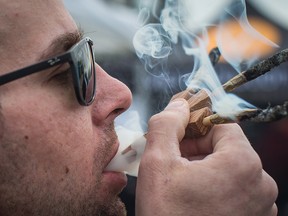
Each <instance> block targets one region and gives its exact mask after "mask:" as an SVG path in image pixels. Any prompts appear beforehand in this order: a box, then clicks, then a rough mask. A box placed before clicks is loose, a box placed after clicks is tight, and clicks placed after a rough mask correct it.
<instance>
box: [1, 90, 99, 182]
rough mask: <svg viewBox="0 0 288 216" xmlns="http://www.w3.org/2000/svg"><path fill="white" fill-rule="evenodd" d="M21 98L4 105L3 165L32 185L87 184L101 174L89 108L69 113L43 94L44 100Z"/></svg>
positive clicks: (71, 109)
mask: <svg viewBox="0 0 288 216" xmlns="http://www.w3.org/2000/svg"><path fill="white" fill-rule="evenodd" d="M39 93H40V92H39ZM27 95H33V96H34V97H29V96H28V97H27ZM21 96H22V97H21ZM18 97H20V98H21V99H19V100H11V101H5V103H2V114H3V116H4V123H3V125H4V127H3V137H2V139H1V152H2V156H3V157H2V159H1V160H4V158H5V160H6V161H2V162H3V163H6V164H9V165H8V166H7V167H10V169H11V170H14V171H15V173H17V175H19V177H20V175H22V176H23V175H25V176H27V175H28V176H29V177H28V178H29V179H31V180H33V181H39V182H40V181H44V182H53V184H54V183H56V182H61V181H65V179H67V178H69V181H73V182H80V181H82V182H83V183H87V184H89V181H92V180H91V178H92V173H94V174H95V170H99V169H95V167H94V166H96V165H95V161H94V160H95V154H96V153H97V152H98V151H97V146H98V145H97V144H96V145H95V140H94V136H95V135H94V133H93V127H92V123H91V116H90V111H89V109H88V108H83V107H79V108H78V109H75V108H74V109H73V108H69V109H68V108H67V107H65V106H63V104H62V102H60V101H61V100H59V99H57V98H55V99H53V98H51V97H50V96H49V95H47V94H46V95H45V93H44V92H42V94H41V97H39V96H38V95H36V94H32V93H30V94H25V96H24V95H21V94H20V95H18ZM35 97H39V100H37V101H36V100H35ZM24 99H25V100H24ZM35 101H36V102H35ZM93 141H94V142H93ZM99 152H101V151H99ZM4 156H5V157H4ZM75 185H76V183H75Z"/></svg>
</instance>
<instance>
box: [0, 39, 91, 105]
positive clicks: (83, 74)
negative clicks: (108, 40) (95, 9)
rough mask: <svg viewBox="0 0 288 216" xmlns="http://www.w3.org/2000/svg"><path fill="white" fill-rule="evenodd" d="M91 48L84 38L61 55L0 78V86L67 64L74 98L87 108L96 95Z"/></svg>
mask: <svg viewBox="0 0 288 216" xmlns="http://www.w3.org/2000/svg"><path fill="white" fill-rule="evenodd" d="M92 46H93V41H92V40H91V39H90V38H88V37H86V38H84V39H82V40H81V41H79V42H78V43H77V44H75V45H74V46H73V47H71V48H70V49H69V50H68V51H67V52H65V53H64V54H62V55H59V56H56V57H53V58H50V59H47V60H45V61H42V62H39V63H36V64H33V65H30V66H28V67H25V68H22V69H19V70H16V71H13V72H10V73H7V74H5V75H2V76H0V85H4V84H6V83H8V82H11V81H14V80H16V79H19V78H22V77H25V76H28V75H30V74H34V73H37V72H40V71H43V70H45V69H48V68H51V67H54V66H56V65H60V64H63V63H67V62H68V63H69V65H70V68H71V72H72V79H73V85H74V90H75V94H76V98H77V100H78V102H79V104H80V105H83V106H88V105H90V104H91V103H92V102H93V101H94V99H95V93H96V72H95V63H94V62H95V61H94V55H93V50H92Z"/></svg>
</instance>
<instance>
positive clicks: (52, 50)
mask: <svg viewBox="0 0 288 216" xmlns="http://www.w3.org/2000/svg"><path fill="white" fill-rule="evenodd" d="M82 38H83V32H82V31H81V30H76V31H75V32H68V33H65V34H62V35H60V36H58V37H57V38H55V39H54V40H53V41H52V42H51V44H50V45H49V46H48V48H47V49H46V50H44V52H42V54H41V55H40V57H39V61H41V60H45V59H48V58H51V57H52V56H56V55H59V54H61V53H63V52H66V51H67V50H69V49H70V48H71V47H72V46H73V45H75V44H76V43H78V42H79V41H80V40H81V39H82Z"/></svg>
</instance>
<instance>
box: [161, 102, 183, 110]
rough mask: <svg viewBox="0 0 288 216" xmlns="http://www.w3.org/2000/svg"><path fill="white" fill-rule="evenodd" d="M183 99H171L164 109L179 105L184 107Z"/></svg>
mask: <svg viewBox="0 0 288 216" xmlns="http://www.w3.org/2000/svg"><path fill="white" fill-rule="evenodd" d="M184 105H185V101H184V100H173V101H171V102H170V103H169V104H168V105H167V107H166V108H165V109H171V108H172V109H174V108H179V107H184Z"/></svg>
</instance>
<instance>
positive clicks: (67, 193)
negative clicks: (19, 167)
mask: <svg viewBox="0 0 288 216" xmlns="http://www.w3.org/2000/svg"><path fill="white" fill-rule="evenodd" d="M104 134H105V137H100V140H101V143H103V146H107V148H103V152H100V153H99V152H97V156H99V154H100V155H104V156H105V155H107V154H106V153H108V152H110V151H111V150H109V148H110V147H111V143H114V142H115V140H116V138H117V136H116V133H115V131H114V125H113V124H112V125H110V126H109V127H107V129H106V130H105V133H104ZM97 156H95V162H94V164H95V167H94V169H95V170H97V169H98V170H99V169H101V168H102V167H99V165H97V160H98V159H99V158H97ZM104 156H103V157H104ZM98 162H99V161H98ZM95 173H99V172H96V171H95ZM17 175H18V174H17V173H16V175H15V172H14V174H13V173H11V176H10V177H8V176H5V177H4V176H3V179H2V177H0V183H1V184H0V215H1V216H10V215H17V216H22V215H23V216H24V215H25V216H26V215H29V216H34V215H35V216H51V215H53V216H70V215H71V216H95V215H96V216H97V215H99V216H100V215H101V216H125V215H126V209H125V205H124V204H123V202H122V201H121V200H120V198H119V197H118V195H117V194H113V192H109V191H106V194H105V198H106V199H105V200H103V197H101V193H99V191H100V188H101V178H99V177H98V176H95V177H94V178H95V182H94V183H93V185H91V187H90V190H86V194H83V191H81V188H78V189H76V190H75V187H74V186H73V185H72V184H73V183H72V184H70V185H69V184H67V185H65V186H64V187H62V188H61V189H60V190H59V188H60V187H59V188H55V190H53V188H51V187H50V188H46V185H45V184H42V183H41V182H40V183H39V182H38V183H37V182H36V183H35V182H34V183H33V182H29V181H27V179H26V178H25V177H23V176H22V177H19V176H17ZM26 175H27V173H26ZM95 175H96V174H95ZM9 178H10V180H9ZM25 179H26V180H25ZM7 180H9V181H7ZM13 185H14V186H13ZM61 190H62V191H61ZM87 191H88V192H87Z"/></svg>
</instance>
